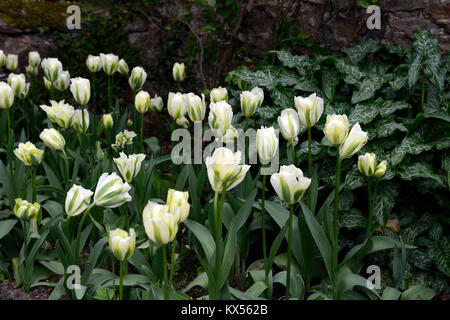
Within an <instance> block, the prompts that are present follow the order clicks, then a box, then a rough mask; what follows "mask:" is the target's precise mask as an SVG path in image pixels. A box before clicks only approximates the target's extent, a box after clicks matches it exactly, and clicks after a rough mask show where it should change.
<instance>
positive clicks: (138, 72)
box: [128, 67, 147, 91]
mask: <svg viewBox="0 0 450 320" xmlns="http://www.w3.org/2000/svg"><path fill="white" fill-rule="evenodd" d="M145 80H147V72H145V70H144V68H142V67H134V68H133V70H131V75H130V78H129V79H128V84H129V85H130V87H131V89H133V90H134V91H138V90H141V88H142V86H143V85H144V83H145Z"/></svg>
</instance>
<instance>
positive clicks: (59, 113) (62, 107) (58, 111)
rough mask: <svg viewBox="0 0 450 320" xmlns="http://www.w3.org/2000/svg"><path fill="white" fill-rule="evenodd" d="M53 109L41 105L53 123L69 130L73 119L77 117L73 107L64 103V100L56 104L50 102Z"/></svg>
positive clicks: (52, 101)
mask: <svg viewBox="0 0 450 320" xmlns="http://www.w3.org/2000/svg"><path fill="white" fill-rule="evenodd" d="M50 104H51V107H49V106H45V105H41V106H40V108H41V109H42V110H44V111H45V113H46V114H47V117H48V118H49V119H50V120H51V121H52V122H55V123H57V124H58V125H59V126H60V127H63V128H66V129H67V128H68V127H70V126H71V125H72V123H73V118H74V116H75V110H74V109H73V107H72V106H71V105H70V104H68V103H64V100H61V101H59V102H56V101H54V100H50Z"/></svg>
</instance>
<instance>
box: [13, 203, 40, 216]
mask: <svg viewBox="0 0 450 320" xmlns="http://www.w3.org/2000/svg"><path fill="white" fill-rule="evenodd" d="M40 209H41V206H40V205H39V203H37V202H35V203H29V202H28V201H27V200H22V198H17V199H16V204H15V206H14V214H15V215H16V216H17V218H19V219H21V220H30V219H33V218H36V217H37V215H38V214H39V210H40Z"/></svg>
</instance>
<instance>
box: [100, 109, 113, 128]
mask: <svg viewBox="0 0 450 320" xmlns="http://www.w3.org/2000/svg"><path fill="white" fill-rule="evenodd" d="M102 121H103V127H105V129H111V128H112V127H113V126H114V120H113V117H112V115H111V113H108V114H104V115H103V117H102Z"/></svg>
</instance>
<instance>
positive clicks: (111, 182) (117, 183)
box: [94, 172, 131, 208]
mask: <svg viewBox="0 0 450 320" xmlns="http://www.w3.org/2000/svg"><path fill="white" fill-rule="evenodd" d="M130 189H131V187H130V185H129V184H128V183H126V182H125V183H124V182H123V180H122V178H121V177H119V176H118V175H117V174H116V173H115V172H113V173H111V174H109V173H103V174H102V175H101V176H100V179H99V180H98V183H97V188H96V189H95V193H94V203H95V204H96V205H97V206H99V207H104V208H117V207H120V206H121V205H123V204H124V203H125V202H129V201H131V196H130V194H129V193H128V191H130Z"/></svg>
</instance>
